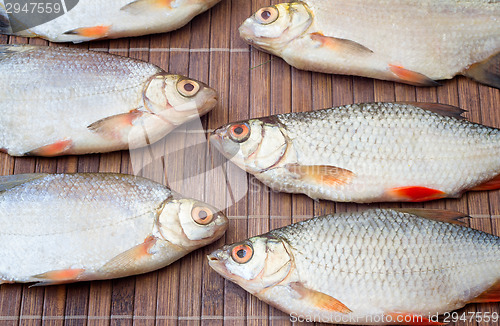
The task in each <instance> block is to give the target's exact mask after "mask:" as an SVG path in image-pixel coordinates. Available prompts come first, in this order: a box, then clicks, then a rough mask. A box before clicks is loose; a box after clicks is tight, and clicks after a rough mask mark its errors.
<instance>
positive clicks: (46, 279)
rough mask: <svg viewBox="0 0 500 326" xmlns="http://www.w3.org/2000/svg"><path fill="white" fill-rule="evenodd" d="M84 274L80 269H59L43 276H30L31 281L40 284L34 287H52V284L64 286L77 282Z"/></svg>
mask: <svg viewBox="0 0 500 326" xmlns="http://www.w3.org/2000/svg"><path fill="white" fill-rule="evenodd" d="M84 272H85V270H84V269H81V268H75V269H72V268H69V269H61V270H56V271H49V272H46V273H43V274H38V275H34V276H32V278H33V279H36V280H37V281H38V280H39V281H40V282H39V283H37V284H35V285H34V286H43V285H52V284H64V283H70V282H75V281H78V280H79V277H80V276H82V274H83V273H84Z"/></svg>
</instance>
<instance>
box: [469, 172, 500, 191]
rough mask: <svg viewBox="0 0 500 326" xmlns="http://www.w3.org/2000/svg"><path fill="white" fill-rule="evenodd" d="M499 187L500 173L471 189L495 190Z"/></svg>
mask: <svg viewBox="0 0 500 326" xmlns="http://www.w3.org/2000/svg"><path fill="white" fill-rule="evenodd" d="M497 189H500V174H499V175H497V176H496V177H494V178H493V179H491V180H488V181H486V182H485V183H483V184H480V185H478V186H475V187H474V188H472V189H471V190H472V191H484V190H497Z"/></svg>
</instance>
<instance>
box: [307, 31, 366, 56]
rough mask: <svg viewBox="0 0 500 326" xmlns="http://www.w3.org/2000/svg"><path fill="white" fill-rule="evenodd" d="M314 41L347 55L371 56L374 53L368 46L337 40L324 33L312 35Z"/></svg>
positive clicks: (341, 39)
mask: <svg viewBox="0 0 500 326" xmlns="http://www.w3.org/2000/svg"><path fill="white" fill-rule="evenodd" d="M309 36H310V37H311V39H312V40H313V41H317V42H320V43H321V46H325V47H328V48H330V49H332V50H335V51H343V52H344V53H346V54H351V53H356V54H370V53H373V51H372V50H370V49H369V48H367V47H366V46H364V45H362V44H359V43H357V42H354V41H351V40H347V39H343V38H337V37H332V36H325V35H323V33H319V32H316V33H311V34H309Z"/></svg>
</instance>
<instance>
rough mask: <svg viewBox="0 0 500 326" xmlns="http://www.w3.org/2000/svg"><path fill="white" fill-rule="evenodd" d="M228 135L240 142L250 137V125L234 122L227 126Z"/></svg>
mask: <svg viewBox="0 0 500 326" xmlns="http://www.w3.org/2000/svg"><path fill="white" fill-rule="evenodd" d="M229 137H231V139H232V140H234V141H235V142H237V143H242V142H244V141H246V140H247V139H248V138H249V137H250V127H249V126H248V124H246V123H236V124H234V125H232V126H231V127H230V128H229Z"/></svg>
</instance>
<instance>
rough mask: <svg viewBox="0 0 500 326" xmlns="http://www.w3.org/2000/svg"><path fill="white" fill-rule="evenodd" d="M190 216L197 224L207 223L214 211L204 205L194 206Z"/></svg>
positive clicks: (210, 220) (211, 219)
mask: <svg viewBox="0 0 500 326" xmlns="http://www.w3.org/2000/svg"><path fill="white" fill-rule="evenodd" d="M191 217H192V218H193V220H194V221H195V222H196V223H197V224H199V225H208V224H210V223H211V222H212V221H213V220H214V213H212V210H210V209H208V208H206V207H199V206H196V207H194V208H193V210H192V211H191Z"/></svg>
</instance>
